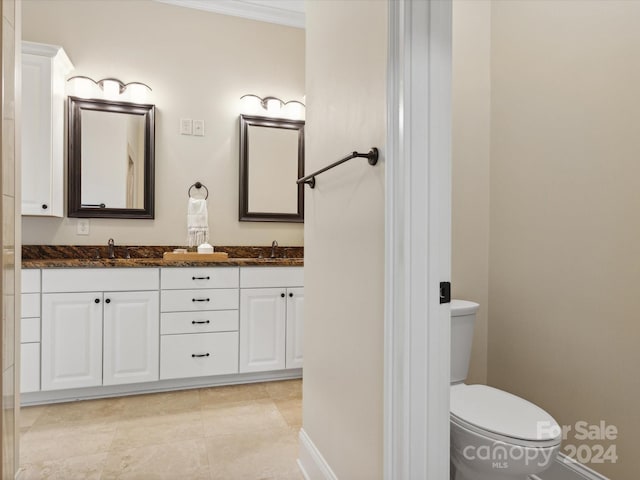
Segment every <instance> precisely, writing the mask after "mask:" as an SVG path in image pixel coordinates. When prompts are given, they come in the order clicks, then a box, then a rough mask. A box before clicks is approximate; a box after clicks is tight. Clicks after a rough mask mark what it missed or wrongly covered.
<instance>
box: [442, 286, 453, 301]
mask: <svg viewBox="0 0 640 480" xmlns="http://www.w3.org/2000/svg"><path fill="white" fill-rule="evenodd" d="M440 303H451V282H440Z"/></svg>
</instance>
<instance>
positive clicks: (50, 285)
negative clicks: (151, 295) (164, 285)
mask: <svg viewBox="0 0 640 480" xmlns="http://www.w3.org/2000/svg"><path fill="white" fill-rule="evenodd" d="M159 285H160V269H159V268H78V269H56V268H52V269H46V270H43V271H42V291H43V292H60V293H64V292H126V291H128V290H138V291H139V290H157V289H158V287H159Z"/></svg>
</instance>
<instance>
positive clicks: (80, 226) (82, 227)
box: [76, 218, 89, 235]
mask: <svg viewBox="0 0 640 480" xmlns="http://www.w3.org/2000/svg"><path fill="white" fill-rule="evenodd" d="M76 234H77V235H89V219H88V218H80V219H78V223H77V225H76Z"/></svg>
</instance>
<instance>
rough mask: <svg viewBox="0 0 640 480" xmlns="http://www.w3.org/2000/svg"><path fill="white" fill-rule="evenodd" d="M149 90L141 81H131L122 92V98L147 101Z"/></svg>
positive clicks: (140, 101)
mask: <svg viewBox="0 0 640 480" xmlns="http://www.w3.org/2000/svg"><path fill="white" fill-rule="evenodd" d="M150 94H151V92H150V90H149V87H147V86H146V85H144V84H142V83H137V82H133V83H130V84H129V85H127V88H126V89H125V91H124V92H122V95H121V97H123V98H122V99H123V100H125V101H127V102H133V103H149V98H150V96H151V95H150Z"/></svg>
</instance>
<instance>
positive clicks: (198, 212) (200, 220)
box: [187, 198, 209, 247]
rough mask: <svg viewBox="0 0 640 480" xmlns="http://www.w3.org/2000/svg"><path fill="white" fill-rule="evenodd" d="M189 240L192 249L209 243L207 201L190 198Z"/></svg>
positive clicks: (188, 214)
mask: <svg viewBox="0 0 640 480" xmlns="http://www.w3.org/2000/svg"><path fill="white" fill-rule="evenodd" d="M187 240H188V243H189V246H190V247H195V246H196V245H200V244H202V243H207V242H208V241H209V215H208V213H207V201H206V200H205V199H203V198H202V199H197V198H189V205H188V207H187Z"/></svg>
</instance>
